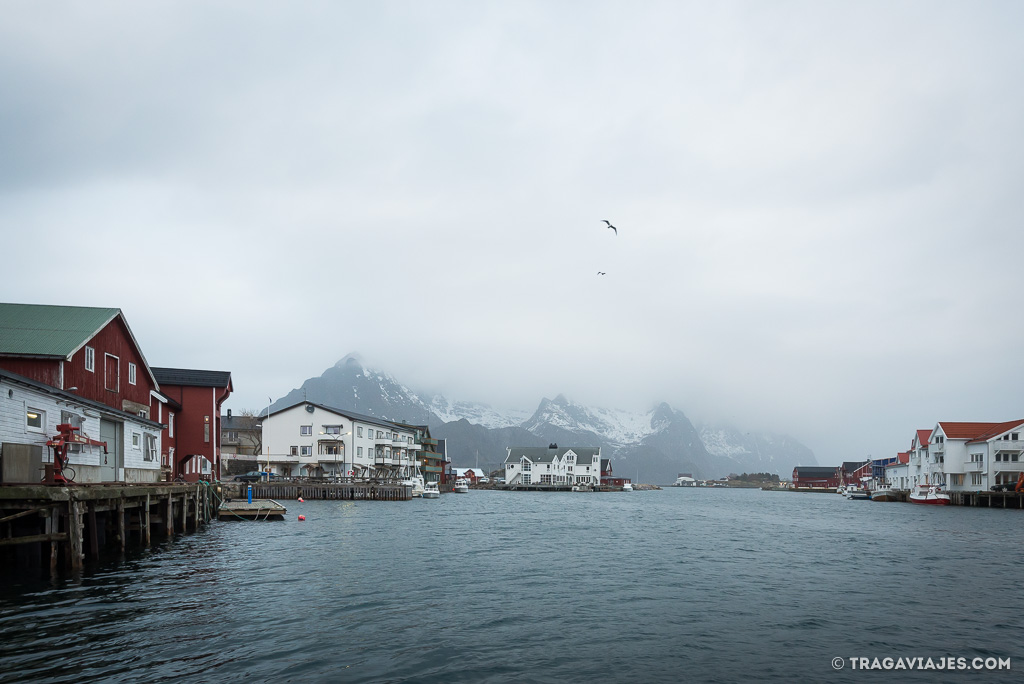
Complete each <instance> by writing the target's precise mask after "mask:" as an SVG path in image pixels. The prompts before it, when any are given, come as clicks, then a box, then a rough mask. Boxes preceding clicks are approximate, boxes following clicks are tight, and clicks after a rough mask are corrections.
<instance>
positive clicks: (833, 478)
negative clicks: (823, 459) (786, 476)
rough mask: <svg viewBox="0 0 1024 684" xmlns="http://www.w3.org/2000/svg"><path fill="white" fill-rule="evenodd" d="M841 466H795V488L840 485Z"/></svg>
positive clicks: (826, 487)
mask: <svg viewBox="0 0 1024 684" xmlns="http://www.w3.org/2000/svg"><path fill="white" fill-rule="evenodd" d="M840 481H841V480H840V475H839V468H836V467H833V466H824V467H822V466H797V467H796V468H793V487H794V488H795V489H808V488H811V487H813V488H824V489H831V488H833V487H838V486H839V483H840Z"/></svg>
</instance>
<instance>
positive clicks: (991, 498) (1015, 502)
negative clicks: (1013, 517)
mask: <svg viewBox="0 0 1024 684" xmlns="http://www.w3.org/2000/svg"><path fill="white" fill-rule="evenodd" d="M945 493H946V494H949V502H950V503H951V504H953V505H954V506H980V507H982V508H1016V509H1018V510H1020V509H1021V508H1024V505H1022V504H1024V492H951V491H949V490H946V491H945Z"/></svg>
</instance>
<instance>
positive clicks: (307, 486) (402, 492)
mask: <svg viewBox="0 0 1024 684" xmlns="http://www.w3.org/2000/svg"><path fill="white" fill-rule="evenodd" d="M221 487H222V488H223V494H222V496H223V497H224V498H225V499H231V500H234V499H241V500H243V501H248V499H249V491H248V490H249V483H247V482H230V483H225V484H223V485H221ZM300 497H301V498H303V499H309V500H310V501H314V500H317V499H335V500H341V501H360V500H366V501H409V500H411V499H412V487H410V486H409V485H403V484H396V483H378V482H253V483H252V498H253V500H254V501H255V500H256V499H278V500H282V501H295V500H297V499H298V498H300Z"/></svg>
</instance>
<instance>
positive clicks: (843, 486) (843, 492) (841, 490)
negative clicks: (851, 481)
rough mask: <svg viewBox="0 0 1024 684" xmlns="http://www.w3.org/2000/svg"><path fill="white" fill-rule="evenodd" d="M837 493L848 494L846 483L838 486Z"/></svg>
mask: <svg viewBox="0 0 1024 684" xmlns="http://www.w3.org/2000/svg"><path fill="white" fill-rule="evenodd" d="M836 494H842V495H843V496H846V485H839V486H838V487H836Z"/></svg>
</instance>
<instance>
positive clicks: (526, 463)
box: [523, 461, 532, 473]
mask: <svg viewBox="0 0 1024 684" xmlns="http://www.w3.org/2000/svg"><path fill="white" fill-rule="evenodd" d="M531 465H532V464H531V463H530V462H529V461H523V472H524V473H528V472H530V466H531Z"/></svg>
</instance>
